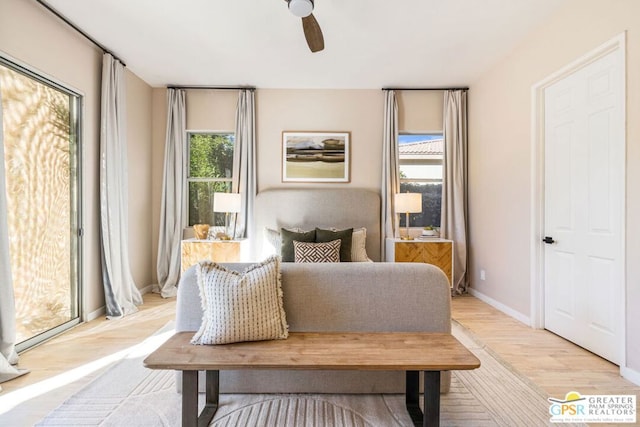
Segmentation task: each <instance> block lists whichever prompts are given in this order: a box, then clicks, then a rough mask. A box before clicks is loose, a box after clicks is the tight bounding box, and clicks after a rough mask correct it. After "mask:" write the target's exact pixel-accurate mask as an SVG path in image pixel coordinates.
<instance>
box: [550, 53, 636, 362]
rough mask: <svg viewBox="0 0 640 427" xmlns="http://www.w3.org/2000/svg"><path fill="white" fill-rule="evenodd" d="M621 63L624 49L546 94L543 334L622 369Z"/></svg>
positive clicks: (590, 65)
mask: <svg viewBox="0 0 640 427" xmlns="http://www.w3.org/2000/svg"><path fill="white" fill-rule="evenodd" d="M622 64H623V62H622V54H621V52H620V50H619V49H618V50H616V51H614V52H612V53H610V54H608V55H606V56H604V57H602V58H601V59H599V60H597V61H595V62H593V63H591V64H589V65H587V66H585V67H583V68H581V69H580V70H578V71H576V72H575V73H574V74H571V75H570V76H568V77H566V78H564V79H562V80H560V81H559V82H557V83H555V84H553V85H551V86H549V87H548V88H546V89H545V93H544V96H545V145H544V147H545V190H544V191H545V235H546V236H548V237H549V238H550V239H546V240H548V242H546V244H545V245H544V247H545V257H544V260H545V273H544V289H545V294H544V296H545V308H544V312H545V328H546V329H548V330H550V331H552V332H554V333H556V334H558V335H560V336H562V337H564V338H566V339H568V340H570V341H573V342H575V343H576V344H578V345H580V346H582V347H584V348H586V349H588V350H590V351H592V352H594V353H596V354H598V355H600V356H602V357H604V358H605V359H608V360H610V361H612V362H614V363H617V364H620V362H621V360H622V355H621V354H620V353H621V348H622V347H621V345H620V343H621V339H622V337H621V336H620V335H621V334H622V331H621V327H620V325H621V323H622V322H621V320H620V318H619V317H618V316H619V315H620V314H621V313H622V309H623V304H624V301H623V286H624V283H623V245H622V242H623V238H622V229H623V228H622V227H623V222H622V221H623V212H624V210H623V209H624V166H625V160H624V159H625V147H624V145H625V143H624V117H623V114H624V109H623V102H624V98H623V93H622V91H623V86H622V83H623V82H622V79H621V78H620V76H621V75H622V73H621V67H622ZM551 239H552V240H553V242H551V241H550V240H551Z"/></svg>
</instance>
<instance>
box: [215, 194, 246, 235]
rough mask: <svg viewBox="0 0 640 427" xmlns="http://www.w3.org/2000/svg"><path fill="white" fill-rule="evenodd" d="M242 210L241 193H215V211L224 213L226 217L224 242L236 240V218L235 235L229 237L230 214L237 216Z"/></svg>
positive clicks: (234, 223) (234, 224) (234, 222)
mask: <svg viewBox="0 0 640 427" xmlns="http://www.w3.org/2000/svg"><path fill="white" fill-rule="evenodd" d="M241 208H242V198H241V197H240V193H213V211H214V212H223V213H224V214H225V216H224V236H223V237H222V239H223V240H232V239H235V238H236V222H237V221H236V220H235V219H236V217H235V216H234V221H233V235H232V236H229V235H228V234H227V230H228V227H229V214H230V213H233V214H234V215H237V213H238V212H240V210H241Z"/></svg>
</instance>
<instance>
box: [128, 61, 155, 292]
mask: <svg viewBox="0 0 640 427" xmlns="http://www.w3.org/2000/svg"><path fill="white" fill-rule="evenodd" d="M126 87H127V148H128V150H127V156H128V159H127V160H128V174H129V180H128V182H129V261H130V263H131V274H132V275H133V280H134V282H135V283H136V286H137V287H138V288H139V289H142V288H145V287H147V286H149V285H151V284H152V283H155V282H154V279H153V274H152V272H153V270H154V268H153V267H155V263H154V264H152V263H151V247H152V240H151V235H152V228H151V223H150V222H149V215H150V209H149V207H150V206H151V192H150V191H149V190H150V188H151V131H152V125H151V99H152V88H151V87H150V86H149V85H148V84H146V83H145V82H144V81H143V80H141V79H140V78H139V77H138V76H136V75H135V74H133V73H131V72H129V71H127V72H126ZM149 290H150V289H149Z"/></svg>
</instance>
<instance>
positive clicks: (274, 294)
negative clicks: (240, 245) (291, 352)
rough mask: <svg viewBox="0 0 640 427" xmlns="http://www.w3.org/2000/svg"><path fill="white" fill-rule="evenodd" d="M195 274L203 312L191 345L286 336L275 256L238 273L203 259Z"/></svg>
mask: <svg viewBox="0 0 640 427" xmlns="http://www.w3.org/2000/svg"><path fill="white" fill-rule="evenodd" d="M197 275H198V287H199V288H200V299H201V302H202V311H203V315H202V324H201V325H200V329H199V330H198V332H196V334H195V335H194V336H193V338H192V339H191V344H228V343H233V342H242V341H261V340H272V339H285V338H287V336H288V335H289V327H288V325H287V319H286V316H285V312H284V307H283V302H282V287H281V280H280V258H279V257H278V256H272V257H269V258H267V259H266V260H265V261H264V262H262V263H260V264H255V265H253V266H251V267H249V268H247V269H246V270H245V271H243V272H241V273H240V272H237V271H233V270H229V269H227V268H225V267H223V266H221V265H219V264H216V263H213V262H210V261H202V262H200V263H199V264H198V266H197Z"/></svg>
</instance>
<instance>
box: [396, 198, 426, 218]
mask: <svg viewBox="0 0 640 427" xmlns="http://www.w3.org/2000/svg"><path fill="white" fill-rule="evenodd" d="M395 208H396V213H418V212H422V194H420V193H396V197H395Z"/></svg>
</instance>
